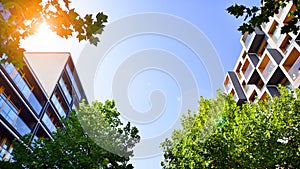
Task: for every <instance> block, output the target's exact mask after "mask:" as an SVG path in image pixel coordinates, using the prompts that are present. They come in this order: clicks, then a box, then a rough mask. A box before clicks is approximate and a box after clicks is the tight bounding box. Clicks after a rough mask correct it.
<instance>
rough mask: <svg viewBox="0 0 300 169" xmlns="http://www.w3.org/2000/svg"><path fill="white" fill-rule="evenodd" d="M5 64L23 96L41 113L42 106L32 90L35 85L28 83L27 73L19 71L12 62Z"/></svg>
mask: <svg viewBox="0 0 300 169" xmlns="http://www.w3.org/2000/svg"><path fill="white" fill-rule="evenodd" d="M3 66H4V68H5V70H6V72H7V73H8V74H9V76H10V77H11V79H12V80H13V81H14V82H15V84H16V86H17V87H18V89H19V90H20V91H21V93H22V94H23V96H24V97H25V98H26V99H27V100H28V102H29V103H30V105H31V106H32V108H33V109H34V111H35V112H36V113H37V114H38V115H39V114H40V112H41V110H42V106H41V104H40V102H39V101H38V99H37V98H36V96H35V95H34V93H33V92H32V90H33V87H31V86H30V84H29V83H28V81H27V79H26V78H25V74H24V73H22V72H20V71H18V70H17V69H16V68H15V67H14V65H13V64H12V63H7V62H6V63H5V64H4V65H3Z"/></svg>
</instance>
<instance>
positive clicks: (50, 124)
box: [42, 111, 57, 132]
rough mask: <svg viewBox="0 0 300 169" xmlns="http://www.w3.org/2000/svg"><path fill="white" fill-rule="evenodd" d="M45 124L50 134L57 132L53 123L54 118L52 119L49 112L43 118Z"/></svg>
mask: <svg viewBox="0 0 300 169" xmlns="http://www.w3.org/2000/svg"><path fill="white" fill-rule="evenodd" d="M42 120H43V122H44V124H45V126H46V127H47V128H48V129H49V131H50V132H56V130H57V129H56V127H55V125H54V123H53V121H54V118H50V113H49V112H48V111H47V112H46V113H45V114H44V116H43V119H42Z"/></svg>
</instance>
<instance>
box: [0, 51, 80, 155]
mask: <svg viewBox="0 0 300 169" xmlns="http://www.w3.org/2000/svg"><path fill="white" fill-rule="evenodd" d="M24 62H25V64H26V65H25V66H24V67H23V68H22V70H21V69H19V68H16V67H15V66H14V65H13V64H11V63H4V64H2V65H0V160H11V158H12V156H11V153H12V151H13V145H12V141H13V140H14V139H19V138H20V137H22V136H24V135H26V134H29V133H31V134H32V138H31V140H34V139H36V138H45V137H46V138H52V134H51V133H52V132H54V131H56V130H57V128H59V127H61V123H60V120H61V119H62V118H64V117H66V116H68V114H69V113H70V111H71V110H72V109H77V108H78V106H79V102H80V101H81V100H83V99H85V100H86V96H85V94H84V91H83V88H82V86H81V83H80V81H79V78H78V75H77V73H76V70H75V67H74V63H73V61H72V58H71V55H70V53H64V52H61V53H49V52H48V53H43V52H38V53H36V52H35V53H25V58H24Z"/></svg>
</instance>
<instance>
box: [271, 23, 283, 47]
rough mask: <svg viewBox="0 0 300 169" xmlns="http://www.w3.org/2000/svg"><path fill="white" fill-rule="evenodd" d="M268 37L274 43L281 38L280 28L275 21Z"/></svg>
mask: <svg viewBox="0 0 300 169" xmlns="http://www.w3.org/2000/svg"><path fill="white" fill-rule="evenodd" d="M269 36H270V37H271V38H272V39H273V41H274V42H275V43H276V42H277V41H278V40H279V38H280V36H281V28H280V26H279V24H278V23H277V22H276V21H274V22H273V24H272V26H271V28H270V31H269Z"/></svg>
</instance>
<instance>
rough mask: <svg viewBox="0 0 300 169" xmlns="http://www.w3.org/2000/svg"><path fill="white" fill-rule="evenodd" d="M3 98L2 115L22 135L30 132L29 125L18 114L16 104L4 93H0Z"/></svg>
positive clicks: (0, 112)
mask: <svg viewBox="0 0 300 169" xmlns="http://www.w3.org/2000/svg"><path fill="white" fill-rule="evenodd" d="M0 98H1V99H2V100H5V103H4V106H3V107H2V108H1V109H0V114H1V116H2V117H3V118H4V119H5V120H6V121H7V122H8V123H9V124H10V125H11V126H12V127H13V128H14V129H15V130H17V131H18V132H19V134H20V135H21V136H24V135H25V134H28V133H30V131H31V130H30V129H29V127H28V126H27V125H26V123H24V121H23V120H22V119H21V118H20V117H19V116H18V110H17V109H16V108H15V106H14V105H13V104H12V103H11V102H10V101H9V100H8V99H7V98H6V96H5V95H4V94H3V93H2V94H1V95H0Z"/></svg>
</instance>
